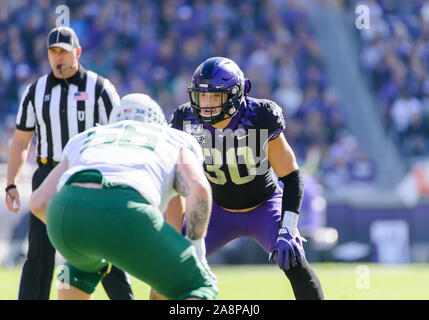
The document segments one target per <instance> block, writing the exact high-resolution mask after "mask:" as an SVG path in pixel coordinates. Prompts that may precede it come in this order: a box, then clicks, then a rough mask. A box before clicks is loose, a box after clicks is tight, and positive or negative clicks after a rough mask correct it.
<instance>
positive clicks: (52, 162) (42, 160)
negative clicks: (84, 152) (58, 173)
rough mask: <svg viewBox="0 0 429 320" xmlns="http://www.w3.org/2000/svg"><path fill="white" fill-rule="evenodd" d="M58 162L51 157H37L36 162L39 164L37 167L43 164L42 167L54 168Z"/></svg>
mask: <svg viewBox="0 0 429 320" xmlns="http://www.w3.org/2000/svg"><path fill="white" fill-rule="evenodd" d="M58 163H60V162H59V161H55V160H53V159H48V158H41V157H37V164H38V165H39V167H42V166H43V167H50V168H54V167H55V166H56V165H57V164H58Z"/></svg>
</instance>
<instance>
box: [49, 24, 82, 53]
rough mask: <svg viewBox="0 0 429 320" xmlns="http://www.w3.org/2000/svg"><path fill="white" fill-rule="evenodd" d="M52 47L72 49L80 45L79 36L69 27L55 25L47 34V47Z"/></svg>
mask: <svg viewBox="0 0 429 320" xmlns="http://www.w3.org/2000/svg"><path fill="white" fill-rule="evenodd" d="M52 47H60V48H63V49H64V50H67V51H72V50H73V49H76V48H79V47H80V44H79V38H78V37H77V35H76V32H75V31H74V30H73V29H72V28H70V27H66V26H60V27H56V28H54V29H52V30H51V32H49V35H48V49H50V48H52Z"/></svg>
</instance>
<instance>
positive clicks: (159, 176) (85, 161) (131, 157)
mask: <svg viewBox="0 0 429 320" xmlns="http://www.w3.org/2000/svg"><path fill="white" fill-rule="evenodd" d="M184 148H188V149H190V150H192V151H193V152H194V153H195V154H196V156H197V157H198V159H199V160H200V161H201V162H202V161H203V156H202V151H201V148H200V146H199V144H198V142H197V141H196V140H195V139H194V138H193V137H192V136H191V135H189V134H187V133H184V132H181V131H179V130H176V129H173V128H169V127H167V126H160V125H156V124H147V123H143V122H138V121H133V120H124V121H120V122H117V123H113V124H110V125H106V126H98V127H95V128H92V129H89V130H87V131H85V132H82V133H80V134H78V135H76V136H75V137H73V138H72V139H71V140H70V141H69V142H68V143H67V145H66V146H65V148H64V151H63V153H62V160H63V159H64V158H67V161H68V167H69V169H68V170H67V171H66V172H65V173H64V174H63V175H62V176H61V178H60V181H59V183H58V186H57V190H59V189H60V188H61V187H62V186H63V185H64V184H65V183H66V182H67V180H68V179H69V178H70V177H71V176H72V175H73V174H74V173H76V172H80V171H83V170H88V169H96V170H98V171H100V172H101V173H102V174H103V176H104V177H105V178H106V180H107V181H109V182H112V183H120V184H125V185H128V186H130V187H132V188H134V189H135V190H137V191H138V192H139V193H140V194H141V195H142V196H143V197H144V198H145V199H146V200H147V201H149V203H151V204H152V205H154V206H156V207H158V208H159V209H160V210H161V212H163V211H164V210H165V209H166V207H167V204H168V202H169V200H170V199H171V198H172V197H173V196H175V195H177V192H176V190H175V189H174V186H173V185H174V178H175V172H176V164H177V162H178V157H179V153H180V151H181V150H182V149H184Z"/></svg>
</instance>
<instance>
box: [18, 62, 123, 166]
mask: <svg viewBox="0 0 429 320" xmlns="http://www.w3.org/2000/svg"><path fill="white" fill-rule="evenodd" d="M119 100H120V99H119V95H118V93H117V92H116V89H115V87H114V86H113V85H112V83H111V82H110V81H109V80H108V79H105V78H103V77H101V76H99V75H97V74H96V73H94V72H92V71H89V70H85V69H84V68H83V67H82V66H81V65H79V70H78V72H77V73H76V74H75V75H74V76H73V77H71V78H68V79H67V81H64V80H62V79H58V78H55V77H54V75H53V73H52V72H51V73H50V74H47V75H44V76H42V77H40V78H39V79H38V80H37V81H36V82H35V83H33V84H31V85H29V86H28V87H27V88H26V89H25V91H24V94H23V96H22V99H21V103H20V105H19V109H18V114H17V118H16V128H17V129H19V130H25V131H33V130H36V134H37V155H38V157H40V158H46V159H51V160H54V161H59V160H60V158H61V152H62V150H63V148H64V147H65V145H66V144H67V142H68V140H69V139H71V138H72V137H73V136H75V135H76V134H78V133H80V132H82V131H85V130H86V129H89V128H92V127H94V126H95V124H96V123H99V124H106V123H108V120H109V115H110V112H111V110H112V108H113V107H115V106H119Z"/></svg>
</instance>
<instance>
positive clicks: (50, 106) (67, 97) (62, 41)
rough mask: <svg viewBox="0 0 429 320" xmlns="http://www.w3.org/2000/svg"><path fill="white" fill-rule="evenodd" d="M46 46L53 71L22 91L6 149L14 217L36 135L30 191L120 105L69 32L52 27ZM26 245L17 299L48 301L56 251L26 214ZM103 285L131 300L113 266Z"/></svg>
mask: <svg viewBox="0 0 429 320" xmlns="http://www.w3.org/2000/svg"><path fill="white" fill-rule="evenodd" d="M47 42H48V58H49V64H50V66H51V69H52V72H51V73H49V74H46V75H44V76H42V77H40V78H39V79H38V80H37V81H36V82H35V83H33V84H31V85H29V86H28V87H27V88H26V90H25V92H24V94H23V96H22V98H21V103H20V106H19V109H18V114H17V119H16V130H15V133H14V136H13V139H12V143H11V146H10V154H9V161H8V169H7V187H6V205H7V207H8V209H9V210H10V211H12V212H15V213H17V212H18V211H19V209H20V199H19V192H18V189H17V187H16V185H15V184H16V181H17V180H18V177H19V175H20V172H21V169H22V167H23V165H24V163H25V161H26V159H27V155H28V150H29V147H30V143H31V140H32V137H33V133H34V131H35V132H36V136H37V156H38V157H37V163H38V169H37V170H36V171H35V173H34V175H33V179H32V188H33V191H34V190H36V189H37V188H38V187H39V185H40V184H41V183H42V182H43V180H44V179H45V178H46V176H47V175H48V174H49V172H51V170H52V169H53V168H54V167H55V166H56V165H57V164H58V161H59V160H60V157H61V152H62V150H63V148H64V146H65V145H66V143H67V141H68V140H69V139H70V138H72V137H73V136H74V135H76V134H78V133H80V132H82V131H85V130H86V129H89V128H91V127H94V126H95V124H96V123H99V124H107V123H108V118H109V115H110V111H111V110H112V108H113V107H114V106H116V105H118V104H119V95H118V93H117V92H116V89H115V87H114V86H113V85H112V83H111V82H110V81H109V80H107V79H104V78H103V77H101V76H99V75H97V74H96V73H94V72H92V71H89V70H85V69H84V68H83V67H82V66H81V65H80V64H79V58H80V56H81V53H82V48H81V47H80V45H79V39H78V37H77V36H76V33H75V31H74V30H73V29H71V28H69V27H63V26H62V27H58V28H55V29H53V30H52V31H51V32H50V33H49V36H48V41H47ZM28 241H29V247H28V254H27V260H26V261H25V264H24V267H23V270H22V275H21V282H20V287H19V297H18V299H26V300H27V299H31V300H47V299H49V293H50V288H51V282H52V276H53V271H54V265H55V249H54V248H53V246H52V245H51V243H50V241H49V238H48V236H47V233H46V227H45V224H44V223H43V222H42V221H40V220H39V219H38V218H37V217H36V216H34V215H33V214H30V226H29V235H28ZM100 272H102V271H100ZM103 286H104V288H105V290H106V292H107V294H108V295H109V297H110V299H121V300H131V299H133V294H132V291H131V287H130V283H129V278H128V276H127V275H126V274H125V273H124V272H123V271H120V270H119V269H117V268H115V267H113V268H112V270H111V271H110V273H109V274H108V275H107V276H106V277H105V278H104V280H103Z"/></svg>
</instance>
